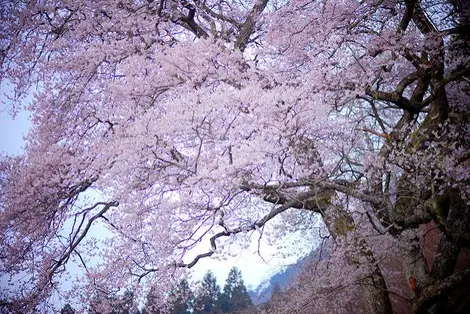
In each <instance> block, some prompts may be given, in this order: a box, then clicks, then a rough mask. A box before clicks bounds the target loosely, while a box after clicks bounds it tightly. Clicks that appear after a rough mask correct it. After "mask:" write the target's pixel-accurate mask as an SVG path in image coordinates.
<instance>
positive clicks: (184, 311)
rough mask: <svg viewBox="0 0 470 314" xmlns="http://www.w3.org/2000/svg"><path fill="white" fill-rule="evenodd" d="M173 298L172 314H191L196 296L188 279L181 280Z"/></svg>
mask: <svg viewBox="0 0 470 314" xmlns="http://www.w3.org/2000/svg"><path fill="white" fill-rule="evenodd" d="M171 297H172V298H173V300H172V310H171V312H170V313H171V314H189V313H191V308H192V306H193V301H194V295H193V292H192V291H191V288H190V287H189V283H188V281H187V280H186V279H183V280H181V282H180V283H179V284H178V286H177V287H176V289H175V291H174V292H173V293H172V296H171Z"/></svg>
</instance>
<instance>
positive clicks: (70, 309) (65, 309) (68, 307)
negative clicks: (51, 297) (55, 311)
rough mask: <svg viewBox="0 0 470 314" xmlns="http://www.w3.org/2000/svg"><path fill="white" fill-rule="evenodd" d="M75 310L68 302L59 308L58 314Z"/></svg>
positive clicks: (72, 312) (68, 313) (70, 312)
mask: <svg viewBox="0 0 470 314" xmlns="http://www.w3.org/2000/svg"><path fill="white" fill-rule="evenodd" d="M75 313H76V311H75V310H74V309H73V308H72V306H71V305H70V304H68V303H67V304H65V305H64V307H63V308H62V309H61V310H60V314H75Z"/></svg>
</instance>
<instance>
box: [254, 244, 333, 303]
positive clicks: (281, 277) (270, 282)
mask: <svg viewBox="0 0 470 314" xmlns="http://www.w3.org/2000/svg"><path fill="white" fill-rule="evenodd" d="M330 244H331V243H330V241H327V244H326V246H324V247H323V251H322V253H321V254H322V255H321V257H322V259H324V258H325V257H327V256H328V255H329V254H328V249H327V248H326V247H327V246H328V245H330ZM325 248H326V249H325ZM319 256H320V247H317V248H315V249H314V250H313V251H312V252H310V253H309V254H308V255H307V256H305V257H303V258H300V259H299V260H298V261H297V262H296V263H295V264H291V265H286V266H284V267H281V268H280V269H279V270H278V271H277V272H275V273H274V274H273V275H272V276H271V277H269V278H267V279H266V280H264V281H263V282H262V283H261V284H259V285H258V286H257V287H256V288H255V289H254V290H250V291H248V293H249V295H250V297H251V300H252V301H253V304H254V305H258V304H261V303H265V302H267V301H269V300H270V299H271V295H272V292H273V289H274V288H275V286H276V285H279V287H280V288H281V290H282V291H284V290H286V288H289V287H290V286H292V285H295V279H296V278H297V276H298V275H299V274H300V272H301V270H302V268H303V267H304V265H305V264H306V263H307V262H308V261H310V260H313V259H318V258H319Z"/></svg>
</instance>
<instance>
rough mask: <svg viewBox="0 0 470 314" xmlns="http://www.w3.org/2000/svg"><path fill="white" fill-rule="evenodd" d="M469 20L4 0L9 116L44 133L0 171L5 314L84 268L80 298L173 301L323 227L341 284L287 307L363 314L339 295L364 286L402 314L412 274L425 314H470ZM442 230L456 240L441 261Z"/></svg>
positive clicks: (366, 10)
mask: <svg viewBox="0 0 470 314" xmlns="http://www.w3.org/2000/svg"><path fill="white" fill-rule="evenodd" d="M469 6H470V4H469V2H468V1H466V0H362V1H357V0H341V1H336V0H335V1H333V0H331V1H330V0H321V1H320V0H318V1H316V0H314V1H311V0H293V1H277V0H272V1H268V0H228V1H219V0H204V1H199V0H174V1H171V0H158V1H156V0H153V1H152V0H148V1H147V0H124V1H108V0H95V1H77V0H73V1H72V0H48V1H45V0H35V1H24V0H12V1H6V2H3V3H2V5H1V6H0V16H1V20H2V23H1V24H0V80H1V83H2V92H4V93H5V94H6V95H4V96H3V98H2V101H3V102H4V104H3V105H4V106H10V107H9V108H10V109H11V110H12V112H13V114H14V113H15V112H18V111H19V110H29V111H30V112H31V115H32V118H31V119H32V124H33V127H32V130H31V132H30V133H29V135H28V136H27V138H26V141H27V143H26V147H25V151H24V153H23V154H22V155H19V156H2V157H1V159H0V274H1V275H2V276H3V277H4V278H9V279H10V280H11V281H12V282H13V284H12V285H10V286H8V287H5V289H2V290H3V291H1V292H0V300H1V302H0V306H1V307H2V310H3V309H5V311H10V312H17V313H32V312H47V311H51V309H52V308H53V307H54V304H53V300H54V297H55V296H58V297H67V296H64V292H63V291H61V282H62V281H63V280H68V279H65V278H68V276H67V271H68V270H69V265H70V264H76V265H79V267H81V269H82V270H83V274H84V275H83V276H82V277H79V278H77V279H76V280H75V281H74V284H76V285H77V286H74V289H73V290H72V295H73V297H75V298H78V299H79V300H84V301H85V300H87V299H88V298H89V296H91V295H94V294H96V293H105V294H111V295H112V294H113V293H114V294H115V293H117V292H119V291H123V289H126V288H130V289H131V290H132V291H136V293H137V294H138V295H143V296H145V295H148V294H149V292H150V291H152V295H153V296H154V299H155V300H163V299H165V298H166V297H167V296H168V292H169V291H170V290H171V287H174V286H175V284H176V283H177V282H179V279H180V277H179V274H180V273H183V272H185V271H186V270H187V269H191V268H192V267H193V266H194V265H195V264H196V263H201V262H202V263H203V262H204V259H205V258H209V257H218V258H224V257H225V256H226V255H228V254H229V253H230V252H229V245H228V244H230V243H232V242H237V241H238V242H239V243H245V242H246V241H247V239H251V237H252V236H253V235H254V236H258V237H262V236H264V237H271V238H272V237H274V238H277V239H279V241H283V236H285V235H286V234H289V233H290V232H294V231H298V230H301V231H302V230H313V228H318V225H317V224H313V223H312V219H310V218H311V217H317V218H318V219H320V220H321V221H322V223H323V225H322V226H323V227H322V228H323V229H324V230H323V231H322V232H318V234H319V236H321V237H325V235H326V236H327V237H330V238H331V239H333V240H334V245H333V248H331V254H329V255H328V259H329V264H328V265H329V266H328V267H326V268H324V270H325V272H324V274H325V276H327V277H325V276H323V277H322V278H318V280H313V279H312V280H310V281H309V283H310V284H311V285H313V286H315V287H314V289H304V291H303V292H304V293H303V294H299V295H298V296H297V297H296V300H294V301H295V302H293V303H292V304H291V305H289V306H290V309H292V307H295V306H296V304H297V305H298V306H300V305H301V304H305V303H308V302H310V300H312V299H315V300H316V301H315V303H316V304H317V306H318V307H319V308H322V305H324V304H326V303H329V302H331V300H332V299H333V300H336V301H335V302H338V305H337V307H336V308H335V311H337V312H347V306H346V304H347V303H346V302H343V305H341V300H342V299H341V298H332V297H331V293H332V291H334V292H335V293H342V292H341V291H343V290H341V289H339V288H338V287H340V286H341V287H343V286H344V285H351V286H354V287H356V288H355V291H360V296H361V298H362V300H363V307H364V309H363V311H364V312H367V313H392V311H393V306H394V305H393V304H392V300H393V298H394V297H396V296H397V294H398V293H396V292H394V291H393V290H391V288H390V287H389V284H388V283H387V280H388V279H387V278H388V276H389V275H390V274H387V273H386V272H384V271H382V268H383V267H382V266H381V263H383V262H384V261H387V259H388V258H390V256H391V255H393V256H394V257H398V258H399V259H400V263H402V265H403V271H401V272H400V273H399V275H396V274H395V275H394V276H396V277H400V278H401V279H402V281H403V282H405V283H406V284H408V288H409V292H411V291H412V292H413V295H412V297H407V296H400V297H401V298H404V299H407V300H408V301H409V308H410V310H412V311H413V312H414V313H428V312H429V311H431V312H433V313H437V312H446V311H447V312H452V311H454V310H455V311H456V310H457V308H456V305H455V304H457V303H458V302H455V300H456V298H457V300H458V297H459V296H462V293H461V291H462V290H461V288H462V287H464V285H465V283H466V282H467V281H468V280H469V279H470V268H469V267H466V266H459V265H460V264H458V263H457V261H458V258H459V256H460V257H462V252H464V251H465V250H466V249H468V247H469V245H470V219H469V214H468V205H469V202H470V184H469V182H470V167H469V164H470V154H469V151H470V149H469V148H470V147H469V146H470V145H469V140H470V134H469V132H470V127H469V110H470V109H469V106H468V104H469V103H470V97H469V90H470V89H469V87H470V86H469V84H470V78H469V75H470V53H469V48H468V47H470V42H469V34H470V8H469ZM28 95H32V97H33V98H32V101H31V102H28V101H27V98H28V97H27V96H28ZM423 226H432V228H435V229H437V230H439V232H440V233H439V239H438V240H437V242H438V243H437V248H436V249H435V250H434V252H433V254H432V258H431V259H429V258H428V259H426V258H425V256H424V255H423V250H424V249H425V246H424V244H423V243H424V242H425V241H423V239H424V238H425V237H426V233H423V232H422V230H423ZM270 228H271V229H270ZM102 230H106V232H107V233H109V234H111V235H112V236H109V237H105V238H104V239H103V238H100V237H97V236H96V235H97V234H99V233H100V232H102ZM269 230H275V231H276V232H275V233H272V232H270V234H268V231H269ZM204 245H205V246H204ZM201 250H204V251H201ZM390 252H393V254H390ZM328 276H329V277H328ZM320 279H324V280H320ZM416 283H418V284H416ZM389 288H390V289H389ZM459 289H460V290H459ZM326 291H327V292H328V294H326ZM467 291H468V290H467ZM342 298H347V295H345V294H342ZM158 302H160V301H158ZM83 304H86V303H85V302H83Z"/></svg>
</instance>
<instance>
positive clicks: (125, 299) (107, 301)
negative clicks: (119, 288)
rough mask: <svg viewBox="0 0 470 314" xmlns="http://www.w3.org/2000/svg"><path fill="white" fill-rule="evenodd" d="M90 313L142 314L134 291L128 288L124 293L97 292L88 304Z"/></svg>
mask: <svg viewBox="0 0 470 314" xmlns="http://www.w3.org/2000/svg"><path fill="white" fill-rule="evenodd" d="M72 313H73V312H72ZM88 313H90V314H104V313H107V314H108V313H109V314H140V311H139V309H138V308H137V304H136V302H135V300H134V293H133V292H132V291H130V290H126V291H125V292H124V294H123V295H106V294H104V293H100V294H95V296H94V297H93V298H92V299H91V301H90V304H89V306H88ZM67 314H68V313H67Z"/></svg>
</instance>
